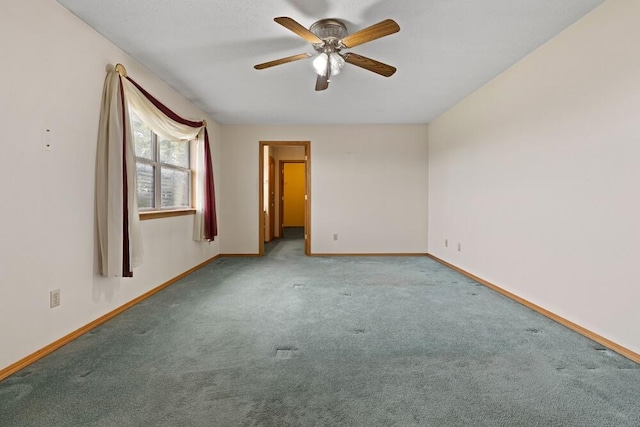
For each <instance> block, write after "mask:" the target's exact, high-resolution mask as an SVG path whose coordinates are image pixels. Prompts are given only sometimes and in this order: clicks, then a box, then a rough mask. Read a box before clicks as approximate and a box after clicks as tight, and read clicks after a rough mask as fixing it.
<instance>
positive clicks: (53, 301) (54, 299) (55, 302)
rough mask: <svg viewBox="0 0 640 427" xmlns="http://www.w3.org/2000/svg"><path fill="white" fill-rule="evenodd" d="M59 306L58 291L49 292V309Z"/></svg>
mask: <svg viewBox="0 0 640 427" xmlns="http://www.w3.org/2000/svg"><path fill="white" fill-rule="evenodd" d="M59 305H60V289H56V290H54V291H51V292H49V307H50V308H53V307H57V306H59Z"/></svg>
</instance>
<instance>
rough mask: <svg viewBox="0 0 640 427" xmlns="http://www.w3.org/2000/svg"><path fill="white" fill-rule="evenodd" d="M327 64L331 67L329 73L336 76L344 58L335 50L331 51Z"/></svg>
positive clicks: (342, 65)
mask: <svg viewBox="0 0 640 427" xmlns="http://www.w3.org/2000/svg"><path fill="white" fill-rule="evenodd" d="M329 66H330V67H331V75H332V76H337V75H338V74H340V71H342V67H344V58H343V57H342V55H340V54H339V53H336V52H331V53H330V54H329Z"/></svg>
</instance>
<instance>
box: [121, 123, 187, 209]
mask: <svg viewBox="0 0 640 427" xmlns="http://www.w3.org/2000/svg"><path fill="white" fill-rule="evenodd" d="M131 127H132V131H133V137H134V144H135V151H136V171H137V178H138V208H139V209H140V210H141V211H145V210H146V211H149V210H154V211H155V210H162V209H184V208H189V207H191V168H190V160H189V159H190V154H189V145H190V144H189V142H188V141H169V140H166V139H162V138H160V137H159V136H158V135H156V134H155V133H153V132H152V131H151V129H149V128H148V127H147V126H146V125H145V124H144V123H143V122H142V121H141V120H140V119H139V118H138V117H137V116H136V115H135V114H134V113H133V112H132V113H131Z"/></svg>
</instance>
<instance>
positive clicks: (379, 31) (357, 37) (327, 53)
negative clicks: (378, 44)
mask: <svg viewBox="0 0 640 427" xmlns="http://www.w3.org/2000/svg"><path fill="white" fill-rule="evenodd" d="M274 21H276V22H277V23H278V24H280V25H282V26H283V27H285V28H287V29H288V30H290V31H293V32H294V33H296V34H297V35H299V36H300V37H302V38H303V39H305V40H306V41H308V42H309V43H311V45H312V46H313V49H314V50H315V51H316V52H317V54H316V55H315V58H314V60H313V67H314V68H315V70H316V73H317V74H318V77H317V79H316V90H318V91H319V90H325V89H327V88H328V87H329V82H330V81H331V77H332V76H335V75H337V74H338V73H340V70H341V69H342V67H343V66H344V64H345V63H349V64H353V65H356V66H358V67H360V68H364V69H365V70H369V71H373V72H374V73H377V74H380V75H381V76H384V77H391V76H392V75H393V74H394V73H395V72H396V68H395V67H392V66H391V65H387V64H384V63H382V62H379V61H376V60H374V59H371V58H367V57H364V56H361V55H358V54H356V53H352V52H344V53H343V52H342V50H343V49H350V48H352V47H355V46H359V45H361V44H364V43H367V42H370V41H372V40H375V39H379V38H380V37H384V36H388V35H390V34H393V33H397V32H398V31H400V26H399V25H398V24H397V23H396V22H395V21H394V20H393V19H386V20H384V21H381V22H379V23H377V24H375V25H372V26H370V27H367V28H365V29H362V30H360V31H356V32H355V33H353V34H347V27H346V26H345V24H344V23H343V22H342V21H340V20H338V19H321V20H320V21H317V22H315V23H314V24H313V25H311V27H309V29H308V30H307V29H306V28H305V27H303V26H302V25H301V24H299V23H298V22H296V21H295V20H293V19H291V18H287V17H280V18H275V19H274ZM312 56H314V55H313V54H311V53H300V54H298V55H293V56H288V57H286V58H280V59H276V60H275V61H269V62H265V63H262V64H258V65H256V66H254V68H255V69H256V70H263V69H265V68H270V67H274V66H276V65H280V64H286V63H287V62H293V61H298V60H301V59H307V58H310V57H312Z"/></svg>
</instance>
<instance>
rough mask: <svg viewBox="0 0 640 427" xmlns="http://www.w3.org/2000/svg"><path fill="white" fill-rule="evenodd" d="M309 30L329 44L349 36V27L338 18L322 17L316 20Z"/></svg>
mask: <svg viewBox="0 0 640 427" xmlns="http://www.w3.org/2000/svg"><path fill="white" fill-rule="evenodd" d="M309 31H311V32H312V33H313V34H315V35H316V36H318V37H319V38H321V39H322V40H325V41H326V42H329V44H332V43H331V42H333V43H336V42H337V41H338V40H341V39H343V38H345V37H346V36H347V27H346V26H345V25H344V23H343V22H342V21H338V20H337V19H321V20H319V21H317V22H314V23H313V24H312V25H311V27H310V28H309Z"/></svg>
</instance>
